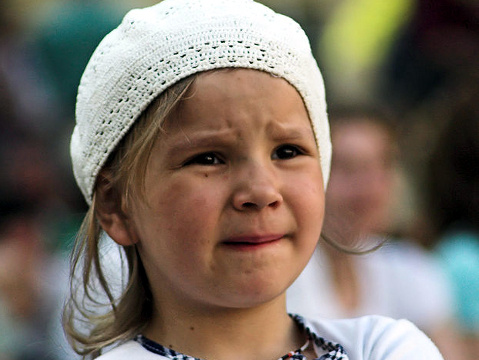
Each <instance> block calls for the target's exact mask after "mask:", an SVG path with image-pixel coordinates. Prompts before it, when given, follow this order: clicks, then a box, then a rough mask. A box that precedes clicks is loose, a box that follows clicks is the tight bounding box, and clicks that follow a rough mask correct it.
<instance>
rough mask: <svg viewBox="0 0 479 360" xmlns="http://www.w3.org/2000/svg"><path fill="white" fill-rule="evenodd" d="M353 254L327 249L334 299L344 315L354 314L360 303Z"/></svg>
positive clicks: (358, 284)
mask: <svg viewBox="0 0 479 360" xmlns="http://www.w3.org/2000/svg"><path fill="white" fill-rule="evenodd" d="M354 256H357V255H349V254H345V253H342V252H340V251H337V250H334V249H332V250H330V251H328V257H329V258H330V261H329V262H328V263H329V265H330V271H331V278H332V282H333V289H334V291H335V293H336V299H337V300H338V302H339V305H340V306H341V309H342V310H344V312H345V313H346V315H348V316H350V315H354V314H355V313H356V311H357V309H358V307H359V304H360V300H361V299H360V296H361V291H360V283H359V278H358V274H357V269H356V261H355V258H354Z"/></svg>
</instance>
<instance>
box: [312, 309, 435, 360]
mask: <svg viewBox="0 0 479 360" xmlns="http://www.w3.org/2000/svg"><path fill="white" fill-rule="evenodd" d="M307 326H308V327H310V328H311V330H313V331H314V332H315V333H317V334H319V335H320V336H322V337H324V338H326V339H328V340H331V341H334V342H337V343H339V344H341V345H342V346H343V348H344V349H345V350H346V352H347V353H348V355H349V358H350V359H357V360H361V359H363V360H366V359H367V360H384V359H395V360H422V359H428V360H442V359H443V358H442V356H441V354H440V353H439V351H438V350H437V348H436V346H435V345H434V344H433V343H432V341H431V340H430V339H429V338H428V337H427V336H426V335H425V334H424V333H423V332H421V331H420V330H419V329H418V328H417V327H416V326H415V325H413V324H412V323H411V322H410V321H408V320H394V319H391V318H388V317H384V316H363V317H359V318H354V319H341V320H307Z"/></svg>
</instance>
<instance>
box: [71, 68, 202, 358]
mask: <svg viewBox="0 0 479 360" xmlns="http://www.w3.org/2000/svg"><path fill="white" fill-rule="evenodd" d="M195 78H196V76H195V75H193V76H190V77H188V78H186V79H184V80H181V81H179V82H178V83H176V84H175V85H173V86H171V87H170V88H169V89H167V90H166V91H165V92H164V93H162V94H161V95H160V96H159V97H158V98H157V100H155V101H154V102H153V103H152V104H151V105H150V106H149V107H148V109H147V110H146V111H145V112H144V113H143V114H142V115H141V116H140V118H139V119H138V120H137V122H136V124H135V125H134V127H133V128H132V129H131V130H130V132H129V133H128V134H127V135H126V137H125V139H124V140H123V141H122V142H121V143H120V145H119V146H118V147H117V149H116V150H115V152H114V153H112V155H111V156H110V158H109V160H108V162H107V164H106V165H105V166H104V168H103V169H104V170H106V171H108V173H109V174H110V175H111V179H110V181H111V182H110V184H109V186H111V188H112V189H114V190H115V191H117V192H118V194H119V196H121V201H124V205H125V206H127V207H128V203H129V202H130V201H131V200H132V199H133V198H139V199H142V200H145V195H144V178H145V172H146V168H147V164H148V161H149V158H150V154H151V151H152V148H153V145H154V142H155V140H156V139H157V138H158V136H159V134H160V132H161V131H162V124H163V122H164V121H165V120H166V118H167V117H168V116H169V114H171V113H172V111H173V110H174V109H175V108H176V107H177V106H178V104H179V102H180V101H181V100H182V99H184V98H185V96H186V94H187V92H188V90H189V89H190V88H191V86H192V84H193V82H194V80H195ZM99 181H101V180H99ZM97 185H98V184H97ZM98 201H99V200H98V197H97V196H96V195H95V194H94V195H93V200H92V205H91V206H90V208H89V210H88V212H87V214H86V215H85V218H84V220H83V223H82V225H81V227H80V230H79V232H78V235H77V238H76V240H75V247H74V250H73V252H72V256H71V270H70V271H71V283H70V296H69V298H68V300H67V302H66V304H65V308H64V313H63V326H64V329H65V332H66V334H67V337H68V339H69V341H70V344H71V346H72V348H73V349H74V350H75V352H77V353H78V354H80V355H82V356H83V359H94V358H96V357H98V356H99V355H100V354H101V349H102V348H104V347H107V346H110V345H113V344H115V343H118V342H123V341H126V340H129V339H131V338H132V337H134V336H135V335H137V334H138V333H139V332H141V330H142V329H143V328H144V327H145V325H146V324H147V322H148V319H150V318H151V312H152V297H151V291H150V286H149V283H148V280H147V277H146V274H145V271H144V269H143V265H142V262H141V259H140V257H139V255H138V252H137V249H136V246H134V245H132V246H125V247H123V255H121V260H122V263H123V262H124V261H125V259H124V258H126V261H127V266H128V268H127V275H126V276H127V279H126V281H125V283H126V285H125V286H122V291H121V294H120V295H119V296H118V295H117V296H115V294H114V290H117V289H113V288H112V286H111V285H110V284H109V281H108V277H107V276H106V273H105V269H104V268H103V266H102V261H101V257H102V256H101V251H100V244H101V241H102V238H103V235H104V234H103V230H102V228H101V226H100V224H99V222H98V219H97V218H96V211H97V210H96V209H97V208H98ZM121 270H123V268H122V269H121ZM101 299H104V301H102V300H101Z"/></svg>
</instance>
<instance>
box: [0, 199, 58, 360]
mask: <svg viewBox="0 0 479 360" xmlns="http://www.w3.org/2000/svg"><path fill="white" fill-rule="evenodd" d="M0 203H1V204H0V359H2V360H3V358H6V359H8V360H33V359H35V360H52V359H54V357H53V353H54V351H56V348H57V347H58V346H59V344H60V342H61V341H60V340H59V339H53V338H51V337H52V335H53V333H52V332H50V328H52V326H53V322H55V321H57V322H58V321H59V318H58V317H57V316H58V309H59V307H60V303H61V298H62V293H63V290H62V283H63V284H66V282H67V279H66V277H65V278H64V280H63V281H60V280H61V279H62V277H61V274H62V273H63V274H64V275H66V274H67V269H65V268H62V267H61V263H60V262H59V261H58V259H57V258H56V257H54V256H53V255H52V253H50V251H49V250H48V248H47V246H46V242H45V239H44V237H43V230H42V229H43V224H42V222H41V221H39V218H38V209H37V208H36V205H35V204H33V203H31V202H30V201H28V200H26V199H21V198H19V197H18V196H15V197H9V196H5V195H4V196H2V198H1V200H0ZM63 288H65V286H63Z"/></svg>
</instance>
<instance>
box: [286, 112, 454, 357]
mask: <svg viewBox="0 0 479 360" xmlns="http://www.w3.org/2000/svg"><path fill="white" fill-rule="evenodd" d="M385 118H386V117H385V115H384V114H382V113H381V112H379V111H375V110H370V109H349V110H347V111H344V112H342V111H339V112H337V113H336V114H335V113H334V111H332V112H331V137H332V143H333V149H334V152H333V160H332V168H331V178H330V183H329V187H328V191H327V193H326V217H325V223H324V232H323V234H325V235H327V237H326V236H324V237H325V238H332V239H334V241H337V240H338V239H339V240H341V241H342V243H341V246H342V247H344V248H345V249H353V248H359V249H362V250H365V249H369V248H374V247H376V246H378V245H380V244H381V243H383V242H384V241H385V238H386V237H389V235H388V234H389V233H390V232H391V230H390V227H391V222H392V218H393V217H394V215H395V214H393V213H392V211H393V206H392V205H393V200H394V195H395V194H394V192H395V191H397V188H398V187H397V174H396V172H397V169H398V164H397V159H398V145H397V144H398V142H397V135H396V132H395V128H394V127H393V126H392V123H388V122H386V121H385ZM353 252H354V251H353ZM288 310H289V311H292V312H296V311H302V312H303V313H306V314H308V315H310V316H314V315H316V316H318V315H321V316H325V317H330V318H346V317H352V316H353V317H354V316H362V315H366V314H381V315H387V316H390V317H393V318H398V319H400V318H406V319H408V320H410V321H412V322H413V323H415V324H416V325H417V326H418V327H420V328H421V329H422V330H423V331H424V332H426V334H428V335H429V336H430V337H431V338H432V339H433V341H435V343H436V345H437V346H438V347H439V348H440V350H441V352H442V353H443V355H444V356H445V359H462V355H461V354H460V349H458V347H457V345H456V344H455V342H454V339H455V337H456V334H455V332H454V330H453V329H454V328H453V314H452V301H451V295H450V290H449V285H448V283H447V281H446V279H445V277H444V275H443V274H442V272H441V269H440V267H439V266H438V264H437V263H436V262H435V260H434V258H433V257H432V255H430V254H429V253H426V252H425V251H424V250H422V249H421V248H420V247H419V246H418V245H416V244H414V243H413V242H412V241H407V240H397V241H391V242H388V243H387V244H385V245H384V246H383V247H382V248H381V249H379V250H377V251H376V252H372V253H370V254H367V255H362V256H357V255H353V254H351V253H349V254H348V253H347V252H345V251H344V249H338V247H333V246H330V245H328V244H324V243H323V244H321V245H320V246H319V247H318V248H317V249H316V251H315V253H314V255H313V257H312V259H311V261H310V262H309V264H308V265H307V267H306V269H305V270H304V271H303V273H302V274H301V275H300V277H299V278H298V280H296V282H295V283H294V284H293V286H292V287H291V289H290V291H289V293H288Z"/></svg>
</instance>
